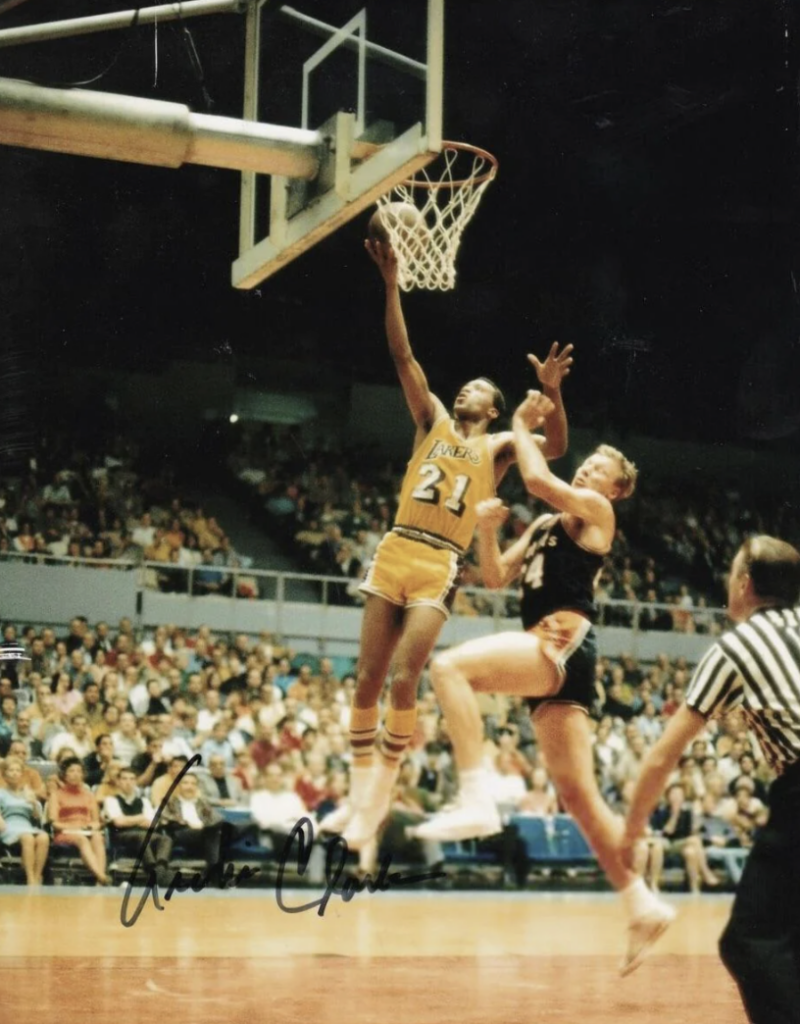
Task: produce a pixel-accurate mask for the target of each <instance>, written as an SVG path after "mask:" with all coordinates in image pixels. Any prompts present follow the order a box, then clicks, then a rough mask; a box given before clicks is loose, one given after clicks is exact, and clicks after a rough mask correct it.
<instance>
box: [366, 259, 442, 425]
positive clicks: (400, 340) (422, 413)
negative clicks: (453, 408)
mask: <svg viewBox="0 0 800 1024" xmlns="http://www.w3.org/2000/svg"><path fill="white" fill-rule="evenodd" d="M364 246H365V248H366V250H367V252H368V253H369V255H370V257H371V259H372V261H373V262H374V263H375V264H376V266H377V267H378V270H380V272H381V277H382V278H383V281H384V284H385V285H386V338H387V341H388V342H389V354H390V355H391V357H392V360H393V362H394V365H395V367H396V368H397V375H398V377H399V378H400V384H401V385H402V388H403V394H404V395H405V397H406V403H407V405H408V408H409V412H410V413H411V416H412V418H413V420H414V422H415V423H416V425H417V429H418V430H420V431H424V432H425V433H427V432H428V431H429V430H430V428H431V427H432V426H433V423H434V422H435V420H437V419H438V418H439V417H440V416H442V415H447V410H446V409H445V407H444V405H443V403H442V402H441V401H440V400H439V399H438V398H437V397H436V395H434V394H432V393H431V390H430V388H429V387H428V378H427V377H426V376H425V371H424V370H423V369H422V367H421V366H420V364H419V363H418V362H417V360H416V358H415V357H414V353H413V352H412V351H411V343H410V341H409V340H408V331H407V329H406V321H405V317H404V316H403V307H402V305H401V303H400V288H399V286H398V283H397V256H396V255H395V253H394V250H393V249H392V247H391V245H389V244H388V242H387V243H382V242H378V241H376V240H374V239H367V240H366V241H365V242H364Z"/></svg>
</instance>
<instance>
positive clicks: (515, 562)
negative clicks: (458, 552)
mask: <svg viewBox="0 0 800 1024" xmlns="http://www.w3.org/2000/svg"><path fill="white" fill-rule="evenodd" d="M476 512H477V514H478V522H477V529H478V564H479V566H480V569H481V578H482V579H483V585H484V586H485V587H488V588H489V590H501V589H502V588H503V587H507V586H508V585H509V583H511V582H512V580H513V579H514V578H515V577H516V576H518V575H519V572H520V569H521V568H522V562H523V560H524V558H525V551H526V549H527V547H528V535H529V533H530V527H529V528H528V529H527V530H526V531H525V533H524V534H523V535H522V536H521V537H520V538H519V540H516V541H514V543H513V544H512V545H511V547H510V548H508V550H507V551H501V550H500V543H499V541H498V538H497V531H498V529H499V528H500V527H501V526H502V525H503V523H504V522H505V521H506V519H508V509H507V508H506V507H505V505H504V504H503V502H502V501H501V500H500V498H487V499H486V501H479V502H478V504H477V505H476Z"/></svg>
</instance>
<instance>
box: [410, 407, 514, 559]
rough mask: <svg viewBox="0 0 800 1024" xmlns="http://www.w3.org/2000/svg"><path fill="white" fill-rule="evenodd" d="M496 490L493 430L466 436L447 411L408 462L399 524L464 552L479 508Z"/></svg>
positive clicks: (473, 529)
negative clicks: (492, 442)
mask: <svg viewBox="0 0 800 1024" xmlns="http://www.w3.org/2000/svg"><path fill="white" fill-rule="evenodd" d="M494 493H495V489H494V462H493V459H492V450H491V445H490V438H489V435H488V434H481V435H480V436H478V437H472V438H468V439H465V438H463V437H461V435H460V434H458V433H456V430H455V426H454V423H453V421H452V420H451V419H450V417H449V416H448V417H446V418H445V417H442V418H441V419H439V420H437V421H436V423H434V425H433V427H432V428H431V430H430V433H429V434H428V436H427V437H426V438H425V440H424V441H423V442H422V444H421V445H420V446H419V447H418V448H417V450H416V451H415V452H414V454H413V455H412V456H411V460H410V461H409V463H408V469H407V470H406V475H405V477H404V478H403V486H402V488H401V490H400V506H399V508H398V510H397V519H396V520H395V527H396V528H398V529H402V528H403V527H405V528H407V529H409V530H412V531H420V532H422V533H425V534H428V535H430V536H431V537H432V538H433V539H435V540H440V541H445V542H446V543H447V544H448V545H450V546H454V547H456V548H458V549H459V550H461V551H466V549H467V548H468V547H469V545H470V543H471V542H472V535H473V533H474V532H475V522H476V518H477V517H476V514H475V508H476V506H477V504H478V502H479V501H484V500H485V499H486V498H491V497H493V496H494Z"/></svg>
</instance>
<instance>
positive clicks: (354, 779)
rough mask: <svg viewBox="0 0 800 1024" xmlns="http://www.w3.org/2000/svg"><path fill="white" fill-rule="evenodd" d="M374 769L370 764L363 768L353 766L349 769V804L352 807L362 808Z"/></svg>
mask: <svg viewBox="0 0 800 1024" xmlns="http://www.w3.org/2000/svg"><path fill="white" fill-rule="evenodd" d="M374 767H375V766H374V765H371V764H370V765H367V766H366V767H365V768H361V767H360V766H359V767H355V766H353V767H352V768H351V769H350V803H351V804H352V806H353V807H356V808H358V807H363V805H364V803H365V801H366V798H367V792H368V790H369V784H370V780H371V779H372V772H373V770H374Z"/></svg>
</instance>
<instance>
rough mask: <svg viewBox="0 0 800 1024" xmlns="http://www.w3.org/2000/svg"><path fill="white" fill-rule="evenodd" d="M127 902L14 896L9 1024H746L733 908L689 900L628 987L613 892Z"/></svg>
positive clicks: (9, 922)
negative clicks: (125, 914)
mask: <svg viewBox="0 0 800 1024" xmlns="http://www.w3.org/2000/svg"><path fill="white" fill-rule="evenodd" d="M123 895H124V891H123V890H119V889H112V890H97V889H81V888H75V889H72V888H70V889H57V888H56V889H48V890H43V891H39V892H34V891H31V892H27V891H25V890H24V889H21V888H12V887H6V888H4V889H0V920H2V929H0V1019H1V1020H3V1021H8V1022H9V1024H34V1022H35V1024H42V1021H55V1022H57V1024H154V1022H155V1024H162V1022H165V1021H169V1022H170V1024H171V1022H173V1021H174V1022H175V1024H220V1022H225V1024H251V1022H252V1024H260V1022H264V1024H295V1022H297V1024H300V1022H303V1024H391V1022H393V1021H395V1020H402V1021H405V1022H408V1024H523V1022H524V1024H539V1022H541V1024H550V1022H554V1024H555V1022H558V1024H612V1022H613V1024H617V1022H625V1024H628V1022H631V1024H632V1022H636V1024H639V1022H653V1024H746V1019H745V1016H744V1013H743V1011H742V1009H741V1004H740V1002H739V999H738V995H737V993H736V990H735V987H734V985H733V983H732V982H731V981H730V979H729V978H728V975H727V973H726V972H725V970H724V968H723V967H722V966H721V964H720V962H719V960H718V958H717V954H716V942H717V939H718V936H719V934H720V932H721V930H722V928H723V926H724V923H725V920H726V919H727V915H728V910H729V907H730V900H729V898H726V897H724V896H716V895H713V896H699V897H688V896H687V897H675V899H674V904H675V906H676V907H677V908H678V910H679V917H678V920H677V922H676V923H675V925H674V926H673V927H672V929H671V930H670V931H669V932H668V933H667V935H666V936H665V937H664V938H663V939H662V940H661V942H660V943H659V945H658V946H657V947H656V949H655V950H654V951H653V953H652V954H651V956H650V957H649V958H648V959H647V960H646V961H645V963H644V964H643V965H642V966H641V967H640V968H639V970H638V971H636V972H635V973H634V974H633V975H631V976H630V977H628V978H625V979H621V978H619V977H618V975H617V970H616V968H617V961H618V958H619V952H620V950H621V948H622V943H623V936H624V927H623V921H622V917H621V914H620V911H619V907H618V905H617V903H616V901H615V900H614V898H613V896H610V895H605V894H596V895H595V894H590V895H576V894H532V893H522V894H516V893H474V894H472V893H469V894H465V893H432V892H431V893H426V892H419V893H414V894H410V893H397V892H389V893H376V894H374V895H368V894H360V895H358V896H356V897H355V899H354V900H352V901H351V902H350V903H347V904H345V903H343V902H342V901H341V900H338V901H337V902H333V901H332V902H331V903H330V904H329V905H328V907H327V910H326V913H325V915H324V917H319V916H318V915H317V914H316V912H315V911H314V910H313V909H312V910H310V911H305V912H303V913H296V914H287V913H284V912H282V911H281V910H280V909H279V908H278V906H277V904H276V901H275V894H274V891H271V890H251V891H244V890H239V891H233V892H219V891H212V892H206V893H201V894H197V893H192V892H189V893H183V894H179V895H176V896H175V897H174V898H173V900H171V901H170V903H168V904H166V905H165V909H164V910H163V911H161V912H159V911H157V910H156V909H155V908H154V907H153V906H152V904H148V905H147V906H146V907H145V909H144V910H143V912H142V914H141V916H140V917H139V919H138V921H137V922H136V924H135V925H134V926H133V927H127V928H126V927H123V926H122V924H121V923H120V909H121V903H122V897H123ZM290 896H291V898H292V900H293V901H294V902H295V903H296V904H297V905H299V904H302V903H304V902H306V901H308V900H309V899H312V898H314V893H309V892H308V891H305V892H297V893H293V894H287V901H288V900H289V897H290ZM130 906H131V907H132V906H133V904H131V905H130Z"/></svg>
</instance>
